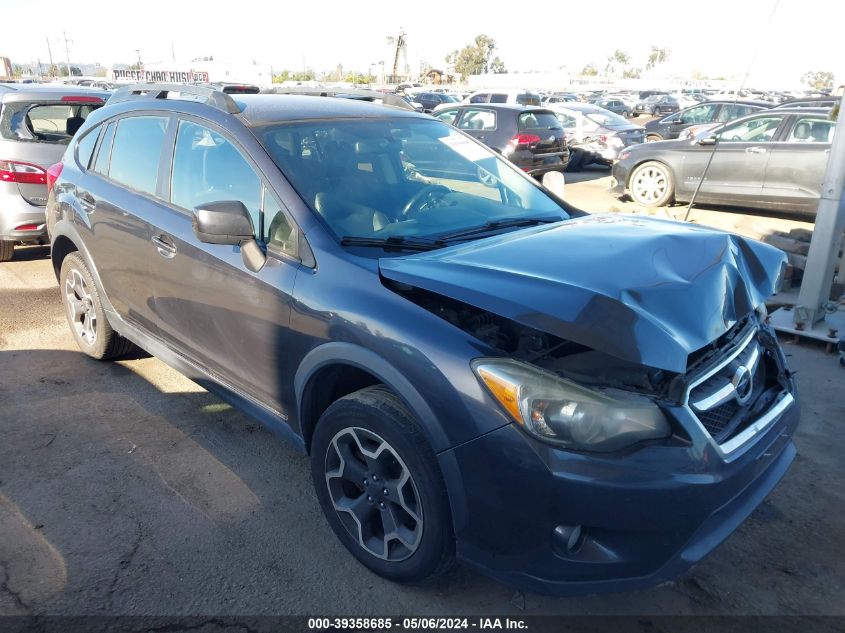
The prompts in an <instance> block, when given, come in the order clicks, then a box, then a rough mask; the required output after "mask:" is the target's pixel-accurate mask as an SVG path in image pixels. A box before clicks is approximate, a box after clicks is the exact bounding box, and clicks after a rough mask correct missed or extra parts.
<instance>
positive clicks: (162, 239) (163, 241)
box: [152, 235, 176, 259]
mask: <svg viewBox="0 0 845 633" xmlns="http://www.w3.org/2000/svg"><path fill="white" fill-rule="evenodd" d="M152 241H153V244H155V245H156V249H157V250H158V254H159V255H161V256H162V257H164V258H165V259H173V258H174V257H175V256H176V244H174V243H173V241H172V240H171V239H170V238H169V237H167V236H166V235H153V237H152Z"/></svg>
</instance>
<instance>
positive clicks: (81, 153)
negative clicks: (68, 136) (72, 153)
mask: <svg viewBox="0 0 845 633" xmlns="http://www.w3.org/2000/svg"><path fill="white" fill-rule="evenodd" d="M100 129H101V128H100V126H99V125H98V126H97V127H95V128H94V129H93V130H91V131H90V132H88V133H87V134H86V135H85V136H83V137H82V138H81V139H79V142H78V143H77V144H76V160H78V161H79V164H80V165H81V166H82V168H83V169H88V166H89V165H90V164H91V155H92V154H93V153H94V145H96V144H97V137H98V136H99V135H100Z"/></svg>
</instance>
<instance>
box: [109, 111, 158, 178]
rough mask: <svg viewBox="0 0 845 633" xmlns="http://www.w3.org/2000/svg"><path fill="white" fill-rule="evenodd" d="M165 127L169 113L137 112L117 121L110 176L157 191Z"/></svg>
mask: <svg viewBox="0 0 845 633" xmlns="http://www.w3.org/2000/svg"><path fill="white" fill-rule="evenodd" d="M165 130H167V118H166V117H160V116H138V117H128V118H125V119H121V120H120V121H118V123H117V130H116V131H115V133H114V141H113V142H112V150H111V164H110V166H109V172H108V175H109V178H111V179H112V180H116V181H117V182H119V183H122V184H124V185H126V186H127V187H131V188H132V189H136V190H138V191H142V192H144V193H149V194H155V192H156V183H157V182H158V164H159V157H160V156H161V148H162V144H163V143H164V133H165Z"/></svg>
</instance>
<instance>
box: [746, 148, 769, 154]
mask: <svg viewBox="0 0 845 633" xmlns="http://www.w3.org/2000/svg"><path fill="white" fill-rule="evenodd" d="M745 153H746V154H765V153H766V148H765V147H746V148H745Z"/></svg>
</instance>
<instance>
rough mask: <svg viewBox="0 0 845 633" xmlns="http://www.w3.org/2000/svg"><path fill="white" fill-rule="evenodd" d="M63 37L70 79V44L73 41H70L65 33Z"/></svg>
mask: <svg viewBox="0 0 845 633" xmlns="http://www.w3.org/2000/svg"><path fill="white" fill-rule="evenodd" d="M62 36H63V37H64V38H65V62H66V63H67V76H68V78H70V76H71V74H70V48H69V47H68V44H72V43H73V40H69V39H68V38H67V33H66V32H65V31H62Z"/></svg>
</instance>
